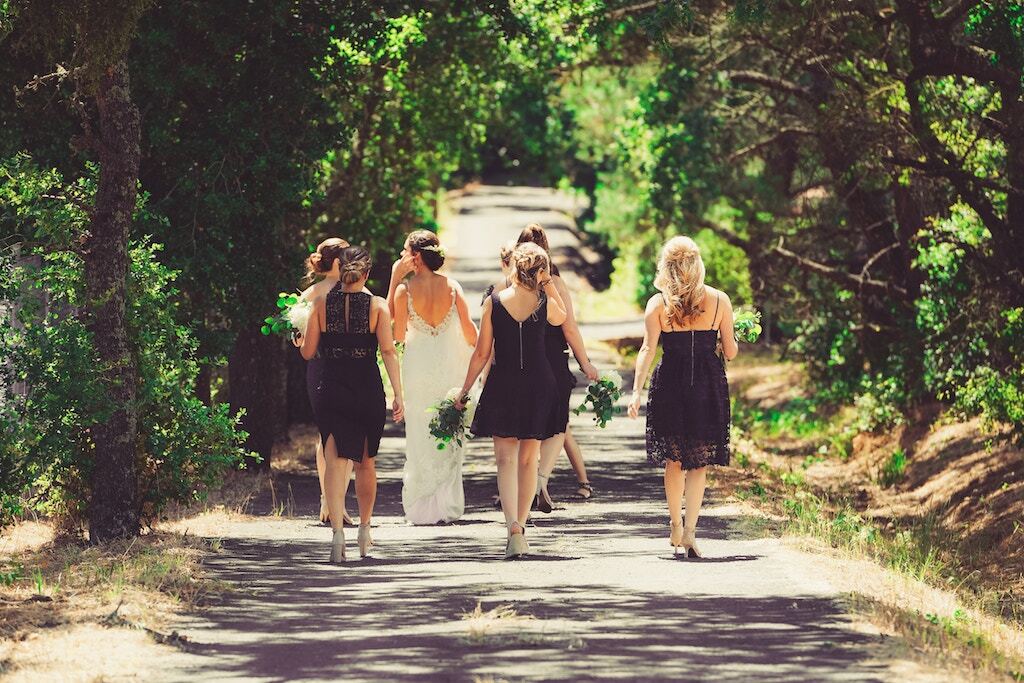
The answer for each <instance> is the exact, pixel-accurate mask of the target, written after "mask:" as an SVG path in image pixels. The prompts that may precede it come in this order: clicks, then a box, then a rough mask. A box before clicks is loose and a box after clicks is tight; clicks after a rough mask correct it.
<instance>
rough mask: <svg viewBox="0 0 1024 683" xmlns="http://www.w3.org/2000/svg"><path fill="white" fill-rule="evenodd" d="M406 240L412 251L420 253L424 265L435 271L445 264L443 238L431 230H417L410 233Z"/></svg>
mask: <svg viewBox="0 0 1024 683" xmlns="http://www.w3.org/2000/svg"><path fill="white" fill-rule="evenodd" d="M406 242H407V243H408V244H409V249H410V250H412V253H414V254H419V255H420V260H421V261H423V265H425V266H426V267H427V268H430V270H431V271H435V270H437V269H438V268H440V267H441V266H443V265H444V249H443V248H442V247H441V240H439V239H437V235H435V234H434V233H432V232H430V231H429V230H416V231H414V232H412V233H410V234H409V237H408V239H407V240H406Z"/></svg>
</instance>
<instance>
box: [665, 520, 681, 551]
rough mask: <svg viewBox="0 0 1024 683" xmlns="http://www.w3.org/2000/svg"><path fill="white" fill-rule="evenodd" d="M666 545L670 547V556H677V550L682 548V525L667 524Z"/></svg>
mask: <svg viewBox="0 0 1024 683" xmlns="http://www.w3.org/2000/svg"><path fill="white" fill-rule="evenodd" d="M669 528H670V529H671V531H670V532H669V538H668V544H669V545H670V546H672V554H673V555H674V556H678V555H679V549H680V548H681V547H683V523H682V522H680V523H679V524H676V523H675V522H669Z"/></svg>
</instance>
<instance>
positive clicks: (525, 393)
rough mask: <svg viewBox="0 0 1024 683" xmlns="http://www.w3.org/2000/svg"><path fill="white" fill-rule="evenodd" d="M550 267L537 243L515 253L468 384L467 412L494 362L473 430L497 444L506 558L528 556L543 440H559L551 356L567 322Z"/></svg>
mask: <svg viewBox="0 0 1024 683" xmlns="http://www.w3.org/2000/svg"><path fill="white" fill-rule="evenodd" d="M549 268H550V264H549V261H548V257H547V254H546V253H544V250H543V249H541V248H540V247H538V246H537V245H535V244H520V245H519V246H517V247H516V249H515V251H514V252H513V253H512V286H511V287H509V288H507V289H505V290H503V291H501V292H500V293H499V292H495V293H492V294H491V296H490V297H489V298H488V299H487V300H486V301H485V302H484V306H483V312H482V314H481V318H480V336H479V338H478V339H477V344H476V349H475V350H474V351H473V356H472V359H471V360H470V363H469V371H468V372H467V373H466V380H465V382H463V385H462V391H461V394H460V400H459V402H458V404H457V406H458V407H460V408H461V407H462V406H463V405H464V404H465V400H466V396H467V395H468V393H469V390H470V388H471V387H472V386H473V383H474V382H475V381H476V378H477V377H478V376H479V375H480V373H481V371H483V369H484V367H485V366H486V365H487V363H488V361H489V360H490V357H491V349H492V345H493V350H494V357H495V363H494V367H493V368H491V371H490V374H489V375H488V377H487V384H485V385H484V390H483V393H482V394H481V396H480V405H479V406H478V407H477V411H476V416H475V418H474V419H473V425H472V428H471V431H472V432H473V434H475V435H477V436H489V437H491V438H492V439H493V440H494V457H495V460H496V462H497V467H498V494H499V495H500V497H501V504H502V505H501V509H502V511H503V512H504V513H505V524H506V527H507V530H508V543H507V545H506V547H505V557H506V558H514V557H520V556H522V555H524V554H526V553H527V552H528V551H529V546H528V545H527V543H526V536H525V535H524V530H525V524H526V518H527V516H528V515H529V514H530V503H531V502H533V496H534V492H535V490H536V485H537V458H538V456H539V454H540V444H541V441H543V440H544V439H546V438H548V437H550V436H551V435H552V432H551V429H552V423H551V412H552V411H553V410H555V401H556V398H555V394H556V391H557V384H556V380H555V375H554V373H553V372H552V371H551V364H550V363H549V362H548V358H547V353H546V351H545V342H544V336H545V331H546V326H547V325H548V324H551V325H561V324H562V323H563V322H564V321H565V315H566V312H565V305H564V304H563V303H562V297H561V294H559V292H558V289H556V288H555V285H554V283H553V282H552V280H551V277H550V276H549V275H548V271H549Z"/></svg>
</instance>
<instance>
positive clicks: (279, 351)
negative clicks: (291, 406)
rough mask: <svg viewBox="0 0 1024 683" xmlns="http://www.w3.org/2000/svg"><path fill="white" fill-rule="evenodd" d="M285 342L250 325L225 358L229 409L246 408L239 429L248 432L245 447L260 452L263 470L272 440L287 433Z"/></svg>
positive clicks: (265, 467)
mask: <svg viewBox="0 0 1024 683" xmlns="http://www.w3.org/2000/svg"><path fill="white" fill-rule="evenodd" d="M284 343H285V342H284V341H283V340H282V339H281V338H280V337H276V336H264V335H262V334H260V331H259V330H258V329H255V326H253V328H252V329H244V330H243V331H242V332H241V333H240V334H239V335H238V339H236V340H235V346H234V348H233V349H232V350H231V356H230V357H229V358H228V386H229V393H230V395H231V410H232V412H234V411H236V410H238V409H239V408H244V409H245V415H244V416H243V417H242V429H244V430H245V431H247V432H248V433H249V440H248V442H247V443H246V446H247V447H248V448H249V449H251V450H253V451H256V452H257V453H259V454H260V457H261V458H263V461H262V462H261V463H260V467H262V468H264V469H269V468H270V454H271V451H272V450H273V448H274V443H275V442H276V441H277V440H278V439H279V438H281V437H282V436H284V435H285V434H286V432H287V428H286V423H287V420H288V406H287V403H286V401H287V395H288V377H287V372H286V369H285V362H284Z"/></svg>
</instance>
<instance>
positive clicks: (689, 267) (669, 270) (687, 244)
mask: <svg viewBox="0 0 1024 683" xmlns="http://www.w3.org/2000/svg"><path fill="white" fill-rule="evenodd" d="M704 274H705V270H704V260H703V259H702V258H701V257H700V247H698V246H697V243H696V242H694V241H693V240H692V239H690V238H689V237H673V238H672V239H670V240H669V241H668V242H666V243H665V246H664V247H662V248H661V258H659V259H658V272H657V274H656V275H655V276H654V286H655V287H656V288H657V289H658V290H660V291H661V293H662V294H664V295H665V315H666V317H668V319H669V322H670V323H673V324H676V325H685V324H686V323H687V321H689V320H690V319H691V318H693V317H695V316H697V315H699V314H700V312H701V304H703V303H704V298H705V296H707V290H706V289H705V288H704Z"/></svg>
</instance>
